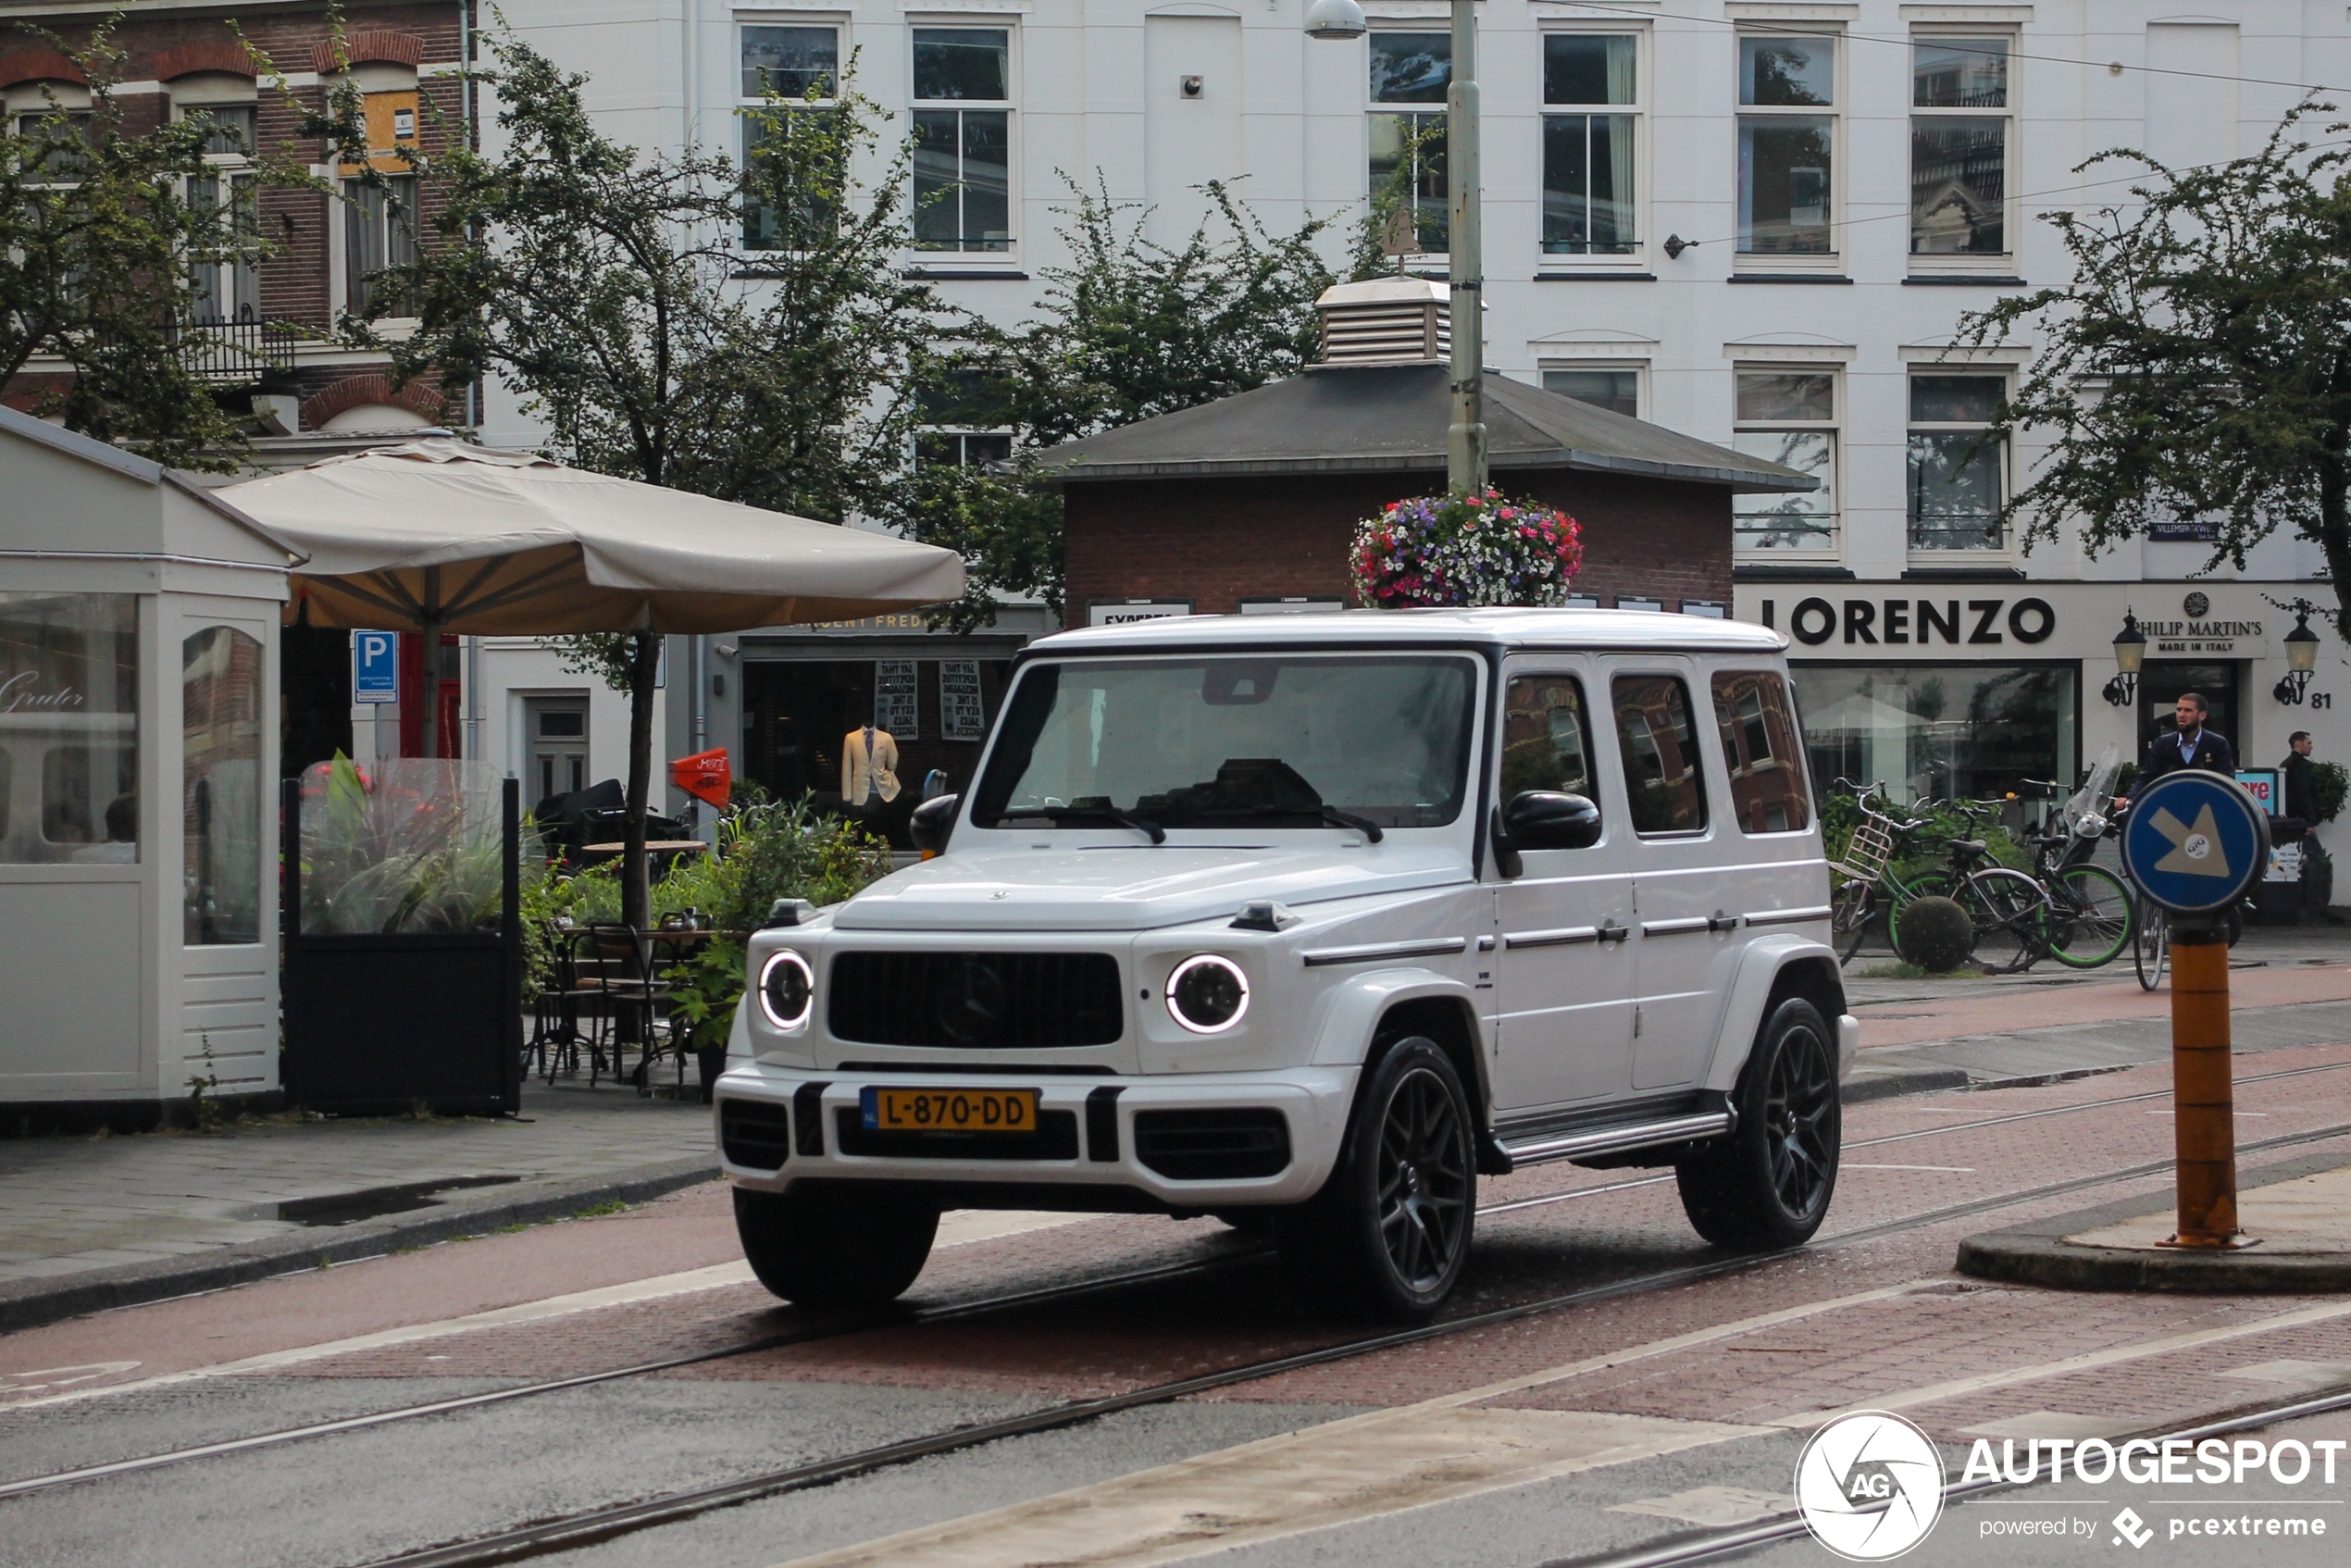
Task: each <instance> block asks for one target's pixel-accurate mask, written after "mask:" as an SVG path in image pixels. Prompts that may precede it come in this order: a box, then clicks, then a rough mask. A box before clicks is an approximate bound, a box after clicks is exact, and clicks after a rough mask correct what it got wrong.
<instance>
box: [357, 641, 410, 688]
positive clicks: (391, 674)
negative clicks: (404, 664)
mask: <svg viewBox="0 0 2351 1568" xmlns="http://www.w3.org/2000/svg"><path fill="white" fill-rule="evenodd" d="M351 700H352V701H353V702H355V703H396V702H398V701H400V634H399V633H398V632H392V631H355V632H353V633H352V634H351Z"/></svg>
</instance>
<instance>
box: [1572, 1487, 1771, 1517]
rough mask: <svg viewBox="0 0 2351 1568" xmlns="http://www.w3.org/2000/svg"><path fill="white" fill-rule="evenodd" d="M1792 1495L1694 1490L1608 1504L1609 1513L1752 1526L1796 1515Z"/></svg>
mask: <svg viewBox="0 0 2351 1568" xmlns="http://www.w3.org/2000/svg"><path fill="white" fill-rule="evenodd" d="M1795 1503H1796V1500H1795V1498H1794V1496H1793V1495H1790V1496H1786V1497H1774V1496H1773V1495H1772V1494H1771V1493H1770V1492H1751V1491H1749V1490H1748V1489H1747V1488H1746V1487H1692V1488H1691V1489H1690V1490H1688V1491H1686V1492H1675V1493H1673V1495H1672V1496H1671V1497H1661V1498H1643V1499H1642V1500H1640V1501H1638V1502H1620V1503H1613V1504H1611V1505H1610V1507H1609V1509H1608V1512H1611V1513H1648V1514H1654V1515H1655V1516H1656V1517H1658V1518H1660V1519H1679V1520H1682V1521H1684V1522H1685V1523H1686V1524H1718V1525H1719V1524H1754V1523H1755V1522H1756V1521H1757V1520H1759V1519H1771V1518H1773V1517H1776V1516H1777V1515H1779V1514H1783V1513H1793V1512H1796V1507H1795Z"/></svg>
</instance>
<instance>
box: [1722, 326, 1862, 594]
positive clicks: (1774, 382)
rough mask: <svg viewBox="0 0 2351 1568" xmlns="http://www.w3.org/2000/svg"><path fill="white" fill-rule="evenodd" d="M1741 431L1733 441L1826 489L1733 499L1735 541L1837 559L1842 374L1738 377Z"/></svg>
mask: <svg viewBox="0 0 2351 1568" xmlns="http://www.w3.org/2000/svg"><path fill="white" fill-rule="evenodd" d="M1734 374H1735V377H1736V382H1737V404H1736V408H1735V416H1736V418H1737V421H1738V428H1737V433H1736V434H1735V435H1734V436H1733V437H1732V441H1731V444H1732V445H1733V447H1735V449H1736V450H1738V451H1740V452H1743V453H1745V454H1747V455H1748V456H1749V457H1761V458H1764V459H1766V460H1768V461H1770V462H1773V463H1778V464H1782V465H1784V466H1785V467H1790V468H1794V469H1795V470H1797V472H1798V473H1801V474H1810V476H1812V478H1814V479H1818V480H1820V481H1821V488H1820V489H1818V490H1812V491H1800V492H1793V493H1781V494H1775V495H1734V496H1733V497H1731V519H1732V520H1731V538H1732V541H1733V543H1734V544H1735V547H1736V548H1737V549H1740V550H1776V551H1782V552H1788V551H1804V552H1810V553H1811V554H1834V553H1835V550H1836V547H1837V494H1836V491H1837V475H1836V436H1837V403H1838V398H1837V384H1836V383H1837V377H1836V372H1835V371H1834V370H1808V369H1785V370H1784V369H1778V368H1772V369H1752V370H1739V371H1735V372H1734Z"/></svg>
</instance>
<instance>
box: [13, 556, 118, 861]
mask: <svg viewBox="0 0 2351 1568" xmlns="http://www.w3.org/2000/svg"><path fill="white" fill-rule="evenodd" d="M0 692H6V698H5V699H0V708H4V709H5V710H6V713H7V715H8V721H7V723H6V724H5V725H0V865H61V864H68V863H71V864H81V865H109V864H111V865H131V864H132V863H133V862H135V861H137V860H138V858H139V794H138V790H139V600H138V596H137V595H135V594H131V593H56V592H46V591H44V592H7V591H0Z"/></svg>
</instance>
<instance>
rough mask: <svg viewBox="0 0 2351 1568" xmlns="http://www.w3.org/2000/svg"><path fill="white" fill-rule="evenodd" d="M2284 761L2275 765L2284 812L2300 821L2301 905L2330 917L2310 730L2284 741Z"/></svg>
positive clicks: (2330, 871)
mask: <svg viewBox="0 0 2351 1568" xmlns="http://www.w3.org/2000/svg"><path fill="white" fill-rule="evenodd" d="M2286 746H2287V748H2288V750H2287V752H2286V754H2285V760H2284V761H2283V762H2282V763H2280V764H2279V765H2278V769H2279V771H2280V772H2281V773H2282V774H2283V776H2284V783H2285V787H2284V789H2283V790H2281V791H2280V793H2282V794H2283V795H2284V797H2285V815H2288V816H2291V817H2294V818H2295V819H2296V820H2297V821H2299V822H2300V823H2301V824H2302V839H2301V844H2302V907H2303V908H2305V909H2315V910H2317V911H2318V912H2319V913H2320V915H2326V917H2327V918H2328V919H2329V920H2332V919H2335V918H2336V917H2335V916H2334V915H2328V914H2327V906H2328V905H2329V904H2330V903H2332V902H2334V862H2333V860H2332V858H2331V857H2329V855H2328V854H2327V852H2326V846H2325V845H2324V844H2321V843H2320V842H2319V778H2318V774H2319V770H2318V767H2317V765H2315V764H2313V763H2312V762H2311V761H2310V753H2311V751H2312V750H2313V746H2312V742H2311V740H2310V732H2309V731H2308V730H2307V729H2297V730H2295V732H2294V736H2293V738H2292V739H2291V740H2288V741H2287V742H2286Z"/></svg>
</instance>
